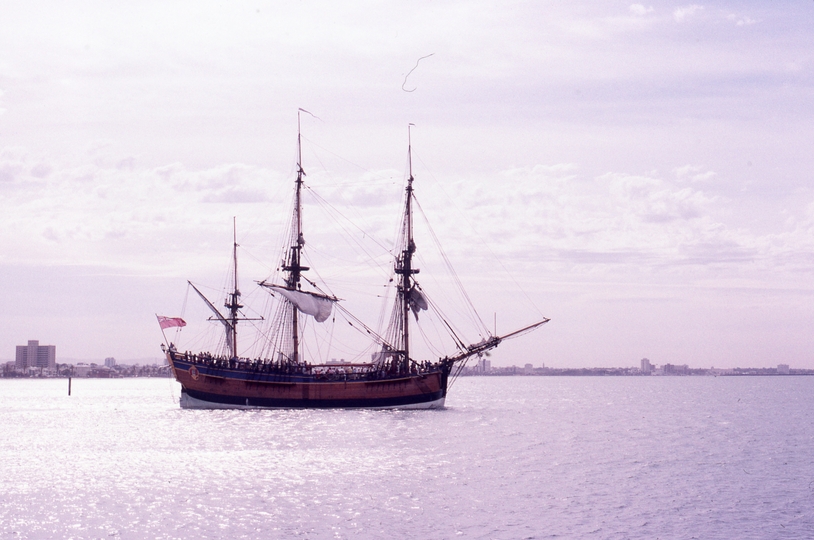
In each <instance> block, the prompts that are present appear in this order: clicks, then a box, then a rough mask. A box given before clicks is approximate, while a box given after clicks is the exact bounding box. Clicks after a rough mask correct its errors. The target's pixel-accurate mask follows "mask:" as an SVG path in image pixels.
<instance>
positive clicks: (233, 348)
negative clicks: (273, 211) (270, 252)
mask: <svg viewBox="0 0 814 540" xmlns="http://www.w3.org/2000/svg"><path fill="white" fill-rule="evenodd" d="M232 261H233V265H234V267H233V273H234V288H233V289H232V292H231V293H229V294H227V295H226V303H225V304H224V307H225V308H226V309H228V310H229V323H230V324H229V325H228V326H227V329H226V331H227V334H228V336H227V340H226V341H227V346H228V348H229V353H230V355H231V358H237V321H238V320H240V319H239V317H238V310H240V308H242V307H243V306H242V305H241V304H240V290H239V289H238V280H237V218H232Z"/></svg>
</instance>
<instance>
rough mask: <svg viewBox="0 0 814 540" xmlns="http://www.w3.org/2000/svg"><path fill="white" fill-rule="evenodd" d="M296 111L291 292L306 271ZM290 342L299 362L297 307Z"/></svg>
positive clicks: (286, 268) (288, 268)
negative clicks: (295, 178)
mask: <svg viewBox="0 0 814 540" xmlns="http://www.w3.org/2000/svg"><path fill="white" fill-rule="evenodd" d="M301 110H302V109H299V110H297V180H296V181H295V193H294V221H293V223H292V245H291V247H290V249H289V254H288V262H287V264H286V265H285V266H284V267H283V270H284V271H286V272H288V277H287V278H286V281H285V284H286V287H288V288H289V289H291V290H299V289H300V288H301V285H300V276H301V274H302V272H304V271H305V270H308V267H305V266H301V265H300V256H301V254H302V247H303V246H304V245H305V239H304V238H303V235H302V184H303V179H302V177H303V176H305V171H304V170H303V169H302V135H301V130H300V111H301ZM291 341H292V346H293V349H294V352H293V356H292V358H291V360H292V362H293V363H295V364H296V363H298V362H299V351H300V336H299V317H298V313H297V306H295V305H294V304H292V305H291Z"/></svg>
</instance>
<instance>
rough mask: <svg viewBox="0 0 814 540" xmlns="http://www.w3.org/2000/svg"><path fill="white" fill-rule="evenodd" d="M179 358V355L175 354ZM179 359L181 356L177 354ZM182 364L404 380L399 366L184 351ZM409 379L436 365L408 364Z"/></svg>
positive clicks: (323, 376) (339, 377) (334, 377)
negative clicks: (329, 363)
mask: <svg viewBox="0 0 814 540" xmlns="http://www.w3.org/2000/svg"><path fill="white" fill-rule="evenodd" d="M176 354H178V353H176ZM178 356H179V357H180V356H181V355H180V354H178ZM183 360H185V361H187V362H190V363H193V364H198V365H204V366H207V367H210V368H213V369H235V370H241V371H250V372H254V373H258V374H261V373H264V374H269V375H304V376H312V377H314V378H316V379H317V380H328V381H334V380H344V381H352V380H376V379H386V378H392V377H403V376H404V375H407V374H405V373H403V372H402V370H401V369H400V363H397V362H393V363H385V364H365V365H337V366H332V365H311V364H308V363H305V362H300V363H294V362H290V361H281V362H270V361H269V360H263V359H261V358H255V359H248V358H230V357H228V356H223V355H220V356H218V355H213V354H211V353H208V352H200V353H193V352H190V351H186V352H184V353H183ZM410 364H411V365H410V372H409V374H411V375H418V374H422V373H430V372H433V371H437V370H438V369H439V367H440V365H439V363H433V362H429V361H423V362H415V361H411V363H410Z"/></svg>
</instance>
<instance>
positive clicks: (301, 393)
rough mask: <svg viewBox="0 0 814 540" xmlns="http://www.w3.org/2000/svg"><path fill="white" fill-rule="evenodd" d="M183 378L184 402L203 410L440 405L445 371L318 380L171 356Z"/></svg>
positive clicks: (187, 405) (190, 406)
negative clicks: (365, 378)
mask: <svg viewBox="0 0 814 540" xmlns="http://www.w3.org/2000/svg"><path fill="white" fill-rule="evenodd" d="M167 359H168V361H169V362H170V365H171V366H172V370H173V374H174V375H175V378H176V380H177V381H178V382H179V383H181V407H183V408H200V409H226V408H228V409H233V408H237V409H247V408H248V409H254V408H268V409H282V408H305V409H328V408H397V409H431V408H442V407H443V406H444V400H445V398H446V393H447V373H445V372H444V371H443V370H439V371H433V372H430V373H424V374H418V375H409V376H402V377H398V378H380V379H375V380H315V378H314V377H312V376H303V375H287V374H279V373H268V372H257V371H252V370H247V369H234V368H212V367H210V366H206V365H200V364H196V363H191V362H188V361H186V360H184V359H183V357H182V356H181V357H180V358H174V357H173V355H172V354H168V355H167Z"/></svg>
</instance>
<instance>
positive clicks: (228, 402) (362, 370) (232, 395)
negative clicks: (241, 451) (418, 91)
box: [158, 109, 548, 409]
mask: <svg viewBox="0 0 814 540" xmlns="http://www.w3.org/2000/svg"><path fill="white" fill-rule="evenodd" d="M300 112H303V111H302V109H300ZM304 112H307V111H304ZM297 114H298V120H297V125H298V127H299V112H298V113H297ZM407 148H408V158H409V159H408V162H409V164H410V174H409V178H408V179H407V185H406V188H405V200H404V202H405V204H404V213H403V214H402V226H401V228H400V231H401V232H400V234H399V236H398V240H397V242H396V248H395V249H394V250H393V252H392V253H391V255H394V261H393V267H392V274H391V278H390V280H389V281H388V283H389V284H390V285H388V286H390V287H393V288H394V292H395V297H394V301H393V306H392V315H391V319H390V323H389V325H388V326H387V329H386V331H385V333H384V334H383V335H379V334H378V332H376V331H374V330H373V329H371V328H369V327H367V326H366V325H365V324H364V323H362V322H361V321H360V320H358V319H357V318H356V317H355V316H353V315H351V314H350V313H349V312H347V310H345V309H344V308H342V307H341V306H340V305H339V303H338V302H339V300H340V299H339V298H337V297H336V296H334V295H333V294H330V293H327V292H325V291H324V290H323V289H321V288H320V287H319V284H317V283H316V282H314V281H313V280H310V279H308V278H306V277H304V276H303V273H304V272H306V271H308V270H310V268H309V266H305V264H304V263H307V262H308V260H307V257H306V255H307V252H306V251H305V250H304V246H305V239H304V235H303V227H302V224H303V219H302V200H301V195H302V190H303V184H304V176H305V171H303V169H302V147H301V136H300V134H299V129H298V135H297V151H298V159H297V177H296V180H295V182H294V188H295V189H294V205H293V206H294V208H293V210H294V211H293V213H292V221H291V224H290V227H289V229H288V239H287V241H286V244H285V246H284V249H283V253H282V257H281V258H280V260H281V261H282V264H281V265H280V266H279V267H278V268H277V270H276V271H275V273H274V274H273V278H270V279H269V280H262V281H259V282H257V283H258V285H259V286H260V287H262V288H263V289H265V290H266V291H267V292H268V293H269V294H270V295H271V296H272V297H274V299H275V302H274V305H275V306H276V308H274V309H275V310H274V311H273V312H270V313H268V315H269V319H268V321H269V326H268V328H265V329H263V331H261V332H260V335H262V336H263V339H264V340H265V341H264V344H265V345H269V347H268V348H264V349H263V352H262V355H263V357H262V358H260V357H258V358H255V359H254V360H249V359H246V358H243V357H241V355H240V352H239V349H238V344H237V343H238V332H237V328H238V323H239V322H241V321H266V319H264V317H262V316H261V317H260V318H247V317H246V316H245V315H243V314H242V311H241V309H242V308H243V307H244V306H243V305H242V304H241V292H240V288H239V286H238V285H239V283H238V277H237V276H238V272H237V247H238V243H237V233H236V231H235V237H234V242H233V266H232V269H231V280H230V281H231V291H230V292H229V293H228V294H227V295H226V299H225V303H224V304H223V305H224V307H225V308H226V309H227V310H228V311H226V312H221V310H220V309H219V308H218V307H216V306H215V304H213V303H212V302H211V301H210V300H209V299H208V298H207V297H206V296H205V295H204V294H203V293H202V292H201V291H200V290H199V289H198V288H197V287H195V285H193V284H192V283H191V282H188V283H189V286H190V287H191V288H192V289H193V290H194V291H195V292H196V293H197V294H198V296H200V297H201V299H202V300H203V302H204V303H205V304H206V305H207V306H208V308H209V309H210V310H211V312H212V314H213V316H212V317H211V318H210V320H212V321H216V322H218V323H220V324H222V325H223V327H224V330H225V334H224V338H225V340H224V342H223V347H222V349H221V351H220V352H219V353H218V354H216V355H213V354H211V353H210V352H201V353H198V354H194V353H190V352H185V353H181V352H179V351H178V350H177V349H176V348H175V346H174V345H173V344H172V343H169V342H168V343H167V346H166V347H164V346H163V345H162V347H163V350H164V351H165V353H166V355H167V361H168V362H169V364H170V366H171V367H172V371H173V374H174V375H175V378H176V380H177V381H178V382H179V383H181V400H180V404H181V407H183V408H187V409H194V408H198V409H226V408H230V409H253V408H286V409H288V408H308V409H311V408H323V409H325V408H371V409H377V408H400V409H437V408H443V406H444V401H445V399H446V396H447V388H448V386H449V385H450V384H451V382H450V381H451V380H454V378H455V376H456V375H457V374H458V373H459V371H460V368H461V367H462V366H463V365H464V364H465V362H466V360H467V359H468V358H470V357H472V356H475V355H477V356H480V355H481V354H485V353H486V352H487V351H489V350H490V349H493V348H494V347H497V346H498V344H499V343H500V342H501V341H502V340H503V339H505V338H507V337H512V336H515V335H519V334H521V333H525V332H527V331H530V330H532V329H534V328H536V327H538V326H540V325H542V324H545V323H546V322H548V319H544V320H542V321H540V322H538V323H535V324H533V325H530V326H527V327H526V328H523V329H521V330H518V331H516V332H512V333H511V334H507V335H505V336H495V335H492V334H491V332H490V331H489V329H488V328H486V327H485V325H483V323H482V321H481V326H482V328H481V329H480V330H479V335H480V336H481V337H482V339H481V341H480V342H478V343H475V344H472V345H466V344H465V342H464V341H463V339H462V338H461V336H458V335H457V334H456V332H455V331H454V330H453V325H452V324H450V323H449V322H448V321H446V320H445V319H444V318H443V315H442V314H441V313H440V312H439V311H438V310H437V308H436V307H434V304H433V303H432V302H431V301H430V300H429V299H428V298H427V296H425V292H424V290H423V289H422V288H421V286H420V285H419V284H418V282H417V281H416V275H417V274H418V273H419V269H418V268H416V267H415V266H414V264H413V263H414V260H413V259H414V254H415V252H416V245H415V241H414V239H413V210H412V208H413V207H412V205H413V198H414V193H413V180H414V178H413V173H412V157H411V155H412V154H411V145H410V144H409V131H408V147H407ZM304 258H305V260H304ZM323 285H324V286H325V287H326V288H327V285H325V284H323ZM464 296H465V294H464ZM335 309H337V310H340V313H341V316H342V317H344V318H346V320H347V322H348V323H349V324H350V326H351V327H353V328H354V329H356V330H357V331H359V332H361V333H364V334H366V335H367V338H370V339H373V341H374V343H375V345H376V347H378V352H377V353H374V354H372V355H371V362H370V363H355V364H354V363H352V364H341V365H336V364H322V363H319V364H317V363H311V362H310V361H309V359H308V358H307V355H306V352H307V351H306V348H305V347H304V346H303V338H304V328H305V324H306V322H308V321H309V319H304V317H310V318H312V319H313V322H312V323H308V324H313V325H319V324H321V323H324V322H326V321H328V320H329V319H331V314H332V313H335V311H334V310H335ZM428 310H432V313H434V315H436V316H437V317H439V324H440V328H442V329H444V330H445V331H448V332H449V334H450V336H449V337H450V339H451V340H452V341H453V343H454V345H455V351H456V352H455V353H453V354H451V355H450V354H448V355H447V356H444V357H441V358H438V360H437V361H416V360H415V359H414V358H413V357H412V356H411V354H410V353H411V339H410V326H411V324H417V323H418V319H419V313H420V312H423V311H428ZM473 310H474V307H473ZM411 318H414V319H415V323H411ZM474 318H475V319H477V320H480V317H477V315H476V314H475V317H474ZM331 320H332V321H333V319H331ZM158 321H159V325H160V326H161V329H162V331H163V330H164V329H166V328H171V327H183V326H185V325H186V322H185V321H184V320H183V319H182V318H180V317H158ZM165 340H166V336H165ZM265 345H264V346H265ZM360 357H361V356H360ZM357 358H359V357H357ZM356 361H357V362H358V360H356Z"/></svg>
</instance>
